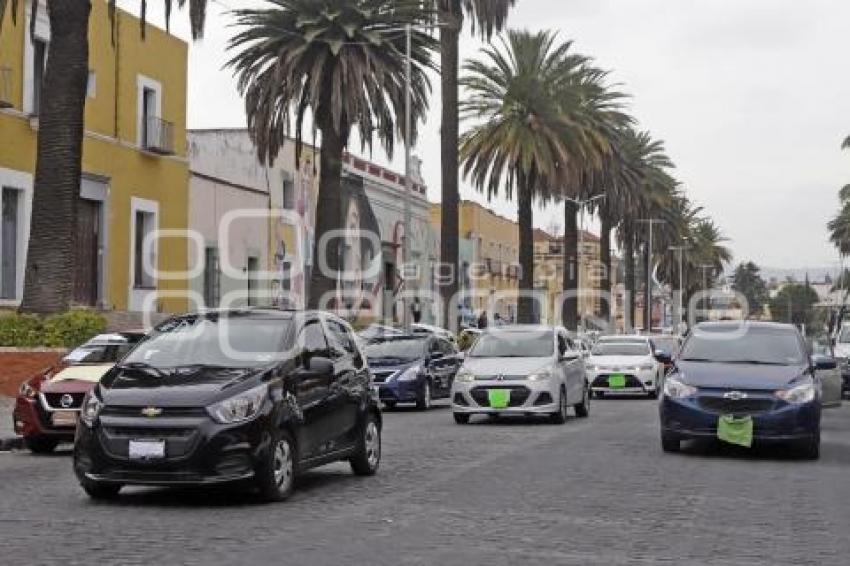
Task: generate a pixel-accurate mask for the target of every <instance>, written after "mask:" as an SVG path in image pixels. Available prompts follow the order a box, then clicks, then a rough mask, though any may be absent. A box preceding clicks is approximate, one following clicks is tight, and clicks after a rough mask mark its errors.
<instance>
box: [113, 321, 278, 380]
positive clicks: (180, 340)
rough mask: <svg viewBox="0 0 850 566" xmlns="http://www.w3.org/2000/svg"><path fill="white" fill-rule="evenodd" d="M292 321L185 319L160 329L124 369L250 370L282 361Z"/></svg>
mask: <svg viewBox="0 0 850 566" xmlns="http://www.w3.org/2000/svg"><path fill="white" fill-rule="evenodd" d="M291 324H292V321H290V320H288V319H283V318H278V317H247V316H227V317H224V316H222V317H212V316H211V317H204V316H197V317H186V318H181V319H176V320H174V321H170V322H167V323H165V324H164V325H162V326H160V327H159V328H158V329H157V332H156V333H154V334H153V335H151V337H150V338H148V339H147V340H145V341H144V342H142V343H141V344H140V345H139V347H138V348H136V349H135V350H133V352H132V353H131V354H130V355H129V356H127V357H126V358H125V359H124V360H123V361H122V364H123V365H128V366H132V365H133V364H144V365H147V366H152V367H154V368H159V369H168V368H178V367H187V366H216V367H226V368H251V367H259V366H263V365H267V364H269V363H272V362H274V361H276V360H278V359H279V356H280V355H281V354H280V353H281V352H282V351H283V349H284V346H285V344H284V342H285V340H286V339H287V336H288V334H289V329H290V326H291Z"/></svg>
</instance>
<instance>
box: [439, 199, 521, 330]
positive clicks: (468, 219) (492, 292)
mask: <svg viewBox="0 0 850 566" xmlns="http://www.w3.org/2000/svg"><path fill="white" fill-rule="evenodd" d="M441 215H442V208H441V207H440V205H438V204H435V205H432V207H431V223H432V225H433V226H434V228H435V230H436V231H438V232H439V230H440V219H441ZM459 227H460V228H459V235H460V241H459V242H458V248H459V252H460V253H459V255H460V258H459V259H460V262H459V263H460V274H459V288H460V291H461V293H464V294H465V297H463V299H462V300H463V303H464V304H465V305H466V306H467V307H468V308H469V309H471V310H473V311H475V312H476V313H481V312H484V311H487V314H488V315H490V316H491V317H492V316H495V315H496V314H498V315H499V317H500V318H501V319H502V320H505V321H515V320H516V309H517V292H518V291H519V275H520V267H519V227H518V226H517V223H516V222H514V221H513V220H509V219H508V218H505V217H503V216H500V215H498V214H496V213H495V212H493V211H492V210H489V209H487V208H485V207H484V206H482V205H480V204H478V203H476V202H471V201H462V202H461V203H460V209H459Z"/></svg>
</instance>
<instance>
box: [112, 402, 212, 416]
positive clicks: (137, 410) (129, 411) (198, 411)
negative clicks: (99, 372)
mask: <svg viewBox="0 0 850 566" xmlns="http://www.w3.org/2000/svg"><path fill="white" fill-rule="evenodd" d="M146 408H147V406H145V407H127V406H121V405H107V406H105V407H104V408H103V409H102V410H101V412H100V414H101V415H103V416H108V417H141V416H144V415H142V410H143V409H146ZM157 408H158V409H160V410H162V412H161V413H160V414H159V415H157V418H164V417H206V416H207V411H206V409H204V408H203V407H157Z"/></svg>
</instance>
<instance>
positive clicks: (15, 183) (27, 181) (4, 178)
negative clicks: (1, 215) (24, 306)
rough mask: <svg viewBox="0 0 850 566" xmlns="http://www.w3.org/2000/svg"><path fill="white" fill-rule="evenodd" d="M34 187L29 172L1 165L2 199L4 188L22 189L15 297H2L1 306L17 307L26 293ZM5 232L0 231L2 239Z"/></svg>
mask: <svg viewBox="0 0 850 566" xmlns="http://www.w3.org/2000/svg"><path fill="white" fill-rule="evenodd" d="M32 187H33V177H32V175H31V174H29V173H25V172H23V171H15V170H13V169H4V168H2V167H0V199H2V198H3V192H2V189H4V188H6V189H14V190H17V191H20V192H21V194H20V195H19V196H18V235H17V238H18V249H17V253H16V256H17V266H16V272H15V277H16V281H15V287H16V289H15V299H13V300H9V299H0V306H4V307H17V306H19V305H20V304H21V300H22V299H23V294H24V271H25V270H26V265H27V250H28V248H29V240H30V219H31V218H32ZM0 210H2V202H0ZM2 237H3V234H2V233H0V239H2ZM2 249H3V248H2V241H0V250H2Z"/></svg>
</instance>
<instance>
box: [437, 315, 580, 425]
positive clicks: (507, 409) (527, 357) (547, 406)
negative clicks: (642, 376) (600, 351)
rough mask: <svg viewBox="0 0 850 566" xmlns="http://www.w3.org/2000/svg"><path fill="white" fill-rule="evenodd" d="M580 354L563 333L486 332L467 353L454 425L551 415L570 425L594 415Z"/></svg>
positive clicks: (457, 384)
mask: <svg viewBox="0 0 850 566" xmlns="http://www.w3.org/2000/svg"><path fill="white" fill-rule="evenodd" d="M589 391H590V388H589V386H588V383H587V379H586V377H585V368H584V359H583V358H582V356H581V351H580V350H579V349H577V348H576V345H575V344H574V342H573V341H572V339H571V338H570V337H569V334H568V333H567V331H566V330H565V329H564V328H562V327H551V326H537V325H533V326H532V325H528V326H525V325H519V326H503V327H500V328H493V329H489V330H487V331H485V332H484V333H483V334H482V335H481V336H480V337H479V338H478V340H477V341H476V342H475V346H473V347H472V349H471V350H470V351H469V352H468V353H467V355H466V358H465V360H464V363H463V366H462V367H461V368H460V370H459V371H458V373H457V376H456V377H455V380H454V384H453V386H452V413H453V414H454V419H455V422H456V423H458V424H466V423H468V422H469V419H470V417H471V416H472V415H476V414H486V415H491V416H498V415H524V416H532V415H547V416H549V417H550V419H551V420H552V422H554V423H557V424H562V423H564V422H565V421H566V420H567V410H568V408H569V407H573V408H574V410H575V413H576V415H577V416H579V417H587V416H588V414H589V412H590V400H589V399H590V395H589Z"/></svg>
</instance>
